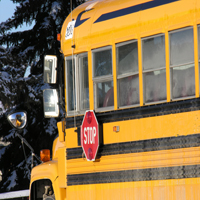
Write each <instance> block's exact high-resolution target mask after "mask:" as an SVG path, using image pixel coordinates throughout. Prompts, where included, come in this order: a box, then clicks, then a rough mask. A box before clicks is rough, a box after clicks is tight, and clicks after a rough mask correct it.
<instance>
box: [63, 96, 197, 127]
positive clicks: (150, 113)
mask: <svg viewBox="0 0 200 200" xmlns="http://www.w3.org/2000/svg"><path fill="white" fill-rule="evenodd" d="M199 109H200V98H194V99H188V100H182V101H174V102H169V103H162V104H161V103H160V104H155V105H146V106H142V107H140V106H139V107H135V108H128V109H122V110H114V111H108V112H99V113H95V115H96V118H97V121H98V123H99V124H100V125H101V124H103V123H107V122H115V121H124V120H130V119H141V118H147V117H154V116H161V115H168V114H175V113H182V112H190V111H194V110H199ZM74 121H76V126H81V124H82V121H83V115H82V116H76V117H75V120H74V117H67V118H66V128H73V127H74Z"/></svg>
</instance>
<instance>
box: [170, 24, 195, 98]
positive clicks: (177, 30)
mask: <svg viewBox="0 0 200 200" xmlns="http://www.w3.org/2000/svg"><path fill="white" fill-rule="evenodd" d="M189 29H191V30H192V31H193V34H192V36H193V43H192V44H193V49H194V27H193V26H187V27H183V28H179V29H175V30H171V31H169V32H168V36H169V44H168V45H169V70H170V96H171V101H178V100H183V99H192V98H195V95H196V94H195V92H194V95H190V96H184V97H175V98H174V97H173V83H172V78H173V75H172V69H173V68H176V67H181V66H188V65H193V68H194V77H195V58H194V56H195V52H194V53H193V62H186V63H181V64H176V65H171V56H170V55H171V53H170V48H171V47H170V38H171V34H173V33H178V32H181V31H184V30H189ZM194 86H195V87H196V83H195V81H194ZM194 91H195V88H194Z"/></svg>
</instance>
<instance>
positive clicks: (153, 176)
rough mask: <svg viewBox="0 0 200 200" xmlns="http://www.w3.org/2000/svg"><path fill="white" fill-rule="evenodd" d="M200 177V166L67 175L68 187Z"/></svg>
mask: <svg viewBox="0 0 200 200" xmlns="http://www.w3.org/2000/svg"><path fill="white" fill-rule="evenodd" d="M197 177H200V165H186V166H175V167H163V168H148V169H135V170H124V171H109V172H97V173H87V174H73V175H72V174H69V175H67V185H68V186H70V185H87V184H100V183H118V182H119V183H120V182H133V181H153V180H168V179H184V178H197Z"/></svg>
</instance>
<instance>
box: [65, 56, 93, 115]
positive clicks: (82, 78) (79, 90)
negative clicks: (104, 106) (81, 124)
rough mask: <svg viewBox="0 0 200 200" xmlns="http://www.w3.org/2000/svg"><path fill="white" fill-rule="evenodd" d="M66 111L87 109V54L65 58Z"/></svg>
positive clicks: (73, 111)
mask: <svg viewBox="0 0 200 200" xmlns="http://www.w3.org/2000/svg"><path fill="white" fill-rule="evenodd" d="M66 77H67V78H66V86H67V113H68V115H73V114H74V113H77V114H78V113H80V114H83V113H84V112H85V110H88V109H89V83H88V56H87V54H80V55H76V56H74V57H73V60H72V57H67V58H66Z"/></svg>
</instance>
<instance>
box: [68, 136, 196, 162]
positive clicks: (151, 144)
mask: <svg viewBox="0 0 200 200" xmlns="http://www.w3.org/2000/svg"><path fill="white" fill-rule="evenodd" d="M198 146H200V134H193V135H187V136H177V137H166V138H158V139H150V140H140V141H130V142H124V143H113V144H106V145H101V146H100V147H99V150H98V153H97V159H98V158H100V157H101V156H108V155H117V154H128V153H139V152H149V151H159V150H170V149H180V148H189V147H198ZM82 154H83V150H82V148H81V147H80V148H68V149H66V155H67V156H66V159H67V160H71V159H77V158H82Z"/></svg>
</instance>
